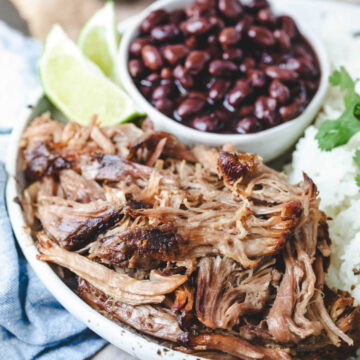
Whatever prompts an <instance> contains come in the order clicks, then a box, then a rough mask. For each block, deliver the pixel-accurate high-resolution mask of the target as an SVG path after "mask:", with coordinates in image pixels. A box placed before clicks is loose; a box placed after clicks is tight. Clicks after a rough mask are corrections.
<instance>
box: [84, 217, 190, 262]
mask: <svg viewBox="0 0 360 360" xmlns="http://www.w3.org/2000/svg"><path fill="white" fill-rule="evenodd" d="M186 245H187V244H186V242H185V240H184V239H183V238H182V237H181V236H180V235H179V234H177V232H176V229H175V228H174V227H173V226H172V225H171V224H163V225H160V226H144V227H136V228H130V229H127V230H124V231H120V232H118V233H115V234H113V235H110V236H108V237H103V238H101V239H99V240H97V241H96V242H95V243H94V244H93V245H92V246H91V249H90V257H91V258H97V259H100V260H101V261H102V262H103V263H105V264H109V265H116V266H128V267H130V268H133V267H142V268H149V266H151V265H152V266H153V267H154V265H156V261H158V262H159V261H175V260H176V259H178V258H180V257H181V252H182V249H183V248H184V247H185V246H186ZM154 262H155V263H154Z"/></svg>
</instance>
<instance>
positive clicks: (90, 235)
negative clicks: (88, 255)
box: [37, 196, 122, 250]
mask: <svg viewBox="0 0 360 360" xmlns="http://www.w3.org/2000/svg"><path fill="white" fill-rule="evenodd" d="M37 216H38V218H39V220H40V222H41V224H42V226H43V228H44V230H45V232H46V233H47V234H48V235H49V236H50V237H51V238H52V239H53V240H55V241H56V242H57V243H58V244H59V245H60V246H62V247H63V248H65V249H68V250H76V249H79V248H80V247H82V246H84V245H86V244H88V243H89V242H91V241H94V240H95V238H96V236H97V235H98V234H101V233H102V232H104V231H105V230H106V229H108V228H110V227H111V226H113V225H114V224H115V223H116V222H117V221H119V220H120V218H121V216H122V215H121V209H120V208H118V207H117V206H115V205H114V204H112V203H109V202H107V201H102V200H96V201H92V202H89V203H87V204H81V203H78V202H75V201H71V200H64V199H62V198H60V197H56V196H53V197H45V198H42V199H41V202H40V204H39V205H38V211H37Z"/></svg>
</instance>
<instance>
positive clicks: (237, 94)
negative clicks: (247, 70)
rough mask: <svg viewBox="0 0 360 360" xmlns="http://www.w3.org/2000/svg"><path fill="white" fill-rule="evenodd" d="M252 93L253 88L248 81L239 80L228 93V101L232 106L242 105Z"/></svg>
mask: <svg viewBox="0 0 360 360" xmlns="http://www.w3.org/2000/svg"><path fill="white" fill-rule="evenodd" d="M251 93H252V89H251V87H250V86H249V84H248V82H247V81H245V80H238V81H237V82H236V85H235V87H234V88H233V89H232V90H231V91H230V92H229V93H228V95H227V101H228V103H229V104H230V105H231V106H233V107H236V106H238V105H240V104H241V103H242V102H243V101H244V100H245V99H246V98H247V97H248V96H249V95H250V94H251Z"/></svg>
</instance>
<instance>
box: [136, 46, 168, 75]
mask: <svg viewBox="0 0 360 360" xmlns="http://www.w3.org/2000/svg"><path fill="white" fill-rule="evenodd" d="M141 56H142V59H143V62H144V64H145V66H146V67H148V68H149V69H151V70H158V69H160V68H161V66H162V65H163V61H162V57H161V54H160V52H159V50H158V49H157V48H156V47H155V46H153V45H145V46H144V47H143V49H142V51H141Z"/></svg>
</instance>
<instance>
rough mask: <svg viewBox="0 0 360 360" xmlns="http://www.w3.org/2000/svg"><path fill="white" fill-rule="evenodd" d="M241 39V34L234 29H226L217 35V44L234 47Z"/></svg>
mask: <svg viewBox="0 0 360 360" xmlns="http://www.w3.org/2000/svg"><path fill="white" fill-rule="evenodd" d="M240 39H241V34H240V33H239V32H238V31H236V30H235V28H234V27H232V26H231V27H227V28H225V29H223V30H222V31H221V33H220V34H219V42H220V43H221V44H222V45H235V44H236V43H238V42H239V41H240Z"/></svg>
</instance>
